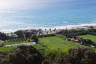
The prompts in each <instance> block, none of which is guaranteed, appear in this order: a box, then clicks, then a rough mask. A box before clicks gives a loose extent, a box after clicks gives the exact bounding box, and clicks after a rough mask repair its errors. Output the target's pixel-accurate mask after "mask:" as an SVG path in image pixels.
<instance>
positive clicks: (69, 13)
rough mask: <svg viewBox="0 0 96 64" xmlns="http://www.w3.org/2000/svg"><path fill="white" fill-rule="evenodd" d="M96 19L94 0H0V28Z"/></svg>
mask: <svg viewBox="0 0 96 64" xmlns="http://www.w3.org/2000/svg"><path fill="white" fill-rule="evenodd" d="M95 21H96V0H0V29H1V31H2V30H6V29H10V28H13V27H15V28H18V27H17V25H22V27H23V25H25V26H27V25H31V24H39V23H44V24H46V23H55V22H57V23H60V22H61V23H62V22H63V23H72V22H73V23H77V24H78V23H80V22H82V23H83V22H85V23H88V22H95Z"/></svg>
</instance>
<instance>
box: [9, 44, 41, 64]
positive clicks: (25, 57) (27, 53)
mask: <svg viewBox="0 0 96 64" xmlns="http://www.w3.org/2000/svg"><path fill="white" fill-rule="evenodd" d="M9 59H10V60H9V62H10V63H11V64H41V62H42V56H41V54H40V53H39V51H38V50H36V49H35V48H34V47H32V46H20V47H18V48H17V49H16V50H15V51H14V52H12V53H11V54H10V55H9Z"/></svg>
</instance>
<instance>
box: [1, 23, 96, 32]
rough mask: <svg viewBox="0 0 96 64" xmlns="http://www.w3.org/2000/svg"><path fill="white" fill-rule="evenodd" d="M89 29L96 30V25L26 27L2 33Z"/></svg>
mask: <svg viewBox="0 0 96 64" xmlns="http://www.w3.org/2000/svg"><path fill="white" fill-rule="evenodd" d="M88 27H94V28H96V24H95V23H94V24H92V23H91V24H78V25H77V24H76V25H66V26H53V27H48V26H47V27H46V26H41V27H29V26H28V27H26V28H17V29H7V30H6V29H4V30H1V31H0V32H4V33H10V32H15V31H17V30H31V29H36V30H38V29H42V30H45V29H46V30H49V29H52V30H54V29H58V30H62V29H78V28H79V29H80V28H85V29H87V28H88Z"/></svg>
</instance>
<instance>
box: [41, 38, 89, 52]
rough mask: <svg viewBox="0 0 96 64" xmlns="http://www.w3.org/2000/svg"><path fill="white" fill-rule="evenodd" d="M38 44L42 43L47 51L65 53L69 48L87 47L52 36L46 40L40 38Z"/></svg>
mask: <svg viewBox="0 0 96 64" xmlns="http://www.w3.org/2000/svg"><path fill="white" fill-rule="evenodd" d="M39 40H40V42H42V43H43V44H44V45H46V47H48V49H51V50H58V49H60V50H62V51H64V52H67V51H68V50H69V49H71V48H86V47H87V46H83V45H80V44H78V43H74V42H72V41H68V40H66V39H65V38H64V37H63V38H62V37H59V36H52V37H46V38H40V39H39Z"/></svg>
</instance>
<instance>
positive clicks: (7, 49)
mask: <svg viewBox="0 0 96 64" xmlns="http://www.w3.org/2000/svg"><path fill="white" fill-rule="evenodd" d="M15 49H16V47H0V52H9V51H12V50H15Z"/></svg>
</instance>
